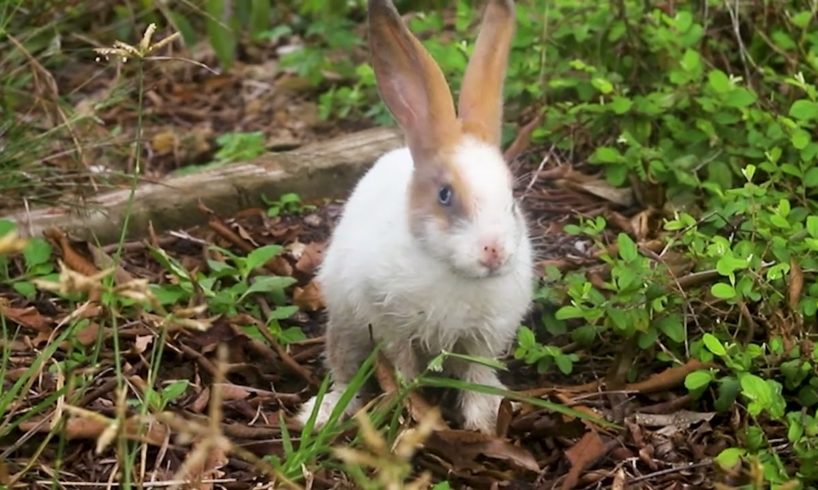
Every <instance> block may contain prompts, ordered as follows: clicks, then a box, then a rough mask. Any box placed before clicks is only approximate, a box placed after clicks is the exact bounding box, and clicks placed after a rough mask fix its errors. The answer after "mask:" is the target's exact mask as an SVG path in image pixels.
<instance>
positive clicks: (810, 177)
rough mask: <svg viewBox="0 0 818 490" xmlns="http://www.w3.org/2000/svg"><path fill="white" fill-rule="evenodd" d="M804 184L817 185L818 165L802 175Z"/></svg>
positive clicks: (810, 186)
mask: <svg viewBox="0 0 818 490" xmlns="http://www.w3.org/2000/svg"><path fill="white" fill-rule="evenodd" d="M804 185H805V186H807V187H809V188H813V187H818V167H812V168H811V169H809V170H807V173H806V174H805V175H804Z"/></svg>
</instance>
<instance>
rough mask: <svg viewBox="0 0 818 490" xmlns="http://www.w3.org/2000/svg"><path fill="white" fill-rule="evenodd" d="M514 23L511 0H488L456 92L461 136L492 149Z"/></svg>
mask: <svg viewBox="0 0 818 490" xmlns="http://www.w3.org/2000/svg"><path fill="white" fill-rule="evenodd" d="M515 21H516V19H515V13H514V1H513V0H488V4H487V5H486V9H485V13H484V14H483V22H482V24H481V26H480V34H479V35H478V36H477V43H476V44H475V47H474V53H473V54H472V57H471V59H470V60H469V66H468V67H467V68H466V74H465V75H464V77H463V85H462V87H461V90H460V100H459V103H458V112H459V114H460V119H461V120H462V121H463V132H464V133H467V134H471V135H472V136H475V137H477V138H479V139H481V140H483V141H485V142H487V143H491V144H493V145H499V144H500V137H501V129H502V122H503V81H504V80H505V76H506V66H507V65H508V54H509V50H510V49H511V40H512V38H513V37H514V26H515Z"/></svg>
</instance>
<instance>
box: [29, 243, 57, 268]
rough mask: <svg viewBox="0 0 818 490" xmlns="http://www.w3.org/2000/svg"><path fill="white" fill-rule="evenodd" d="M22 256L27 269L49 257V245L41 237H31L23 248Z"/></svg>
mask: <svg viewBox="0 0 818 490" xmlns="http://www.w3.org/2000/svg"><path fill="white" fill-rule="evenodd" d="M23 257H24V258H25V261H26V268H27V269H32V268H34V267H36V266H38V265H40V264H45V263H46V262H48V260H49V259H50V258H51V245H49V243H48V242H47V241H45V240H44V239H42V238H32V239H31V240H30V241H29V242H28V244H27V245H26V248H25V249H24V250H23Z"/></svg>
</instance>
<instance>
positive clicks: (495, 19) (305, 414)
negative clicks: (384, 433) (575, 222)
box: [298, 0, 533, 433]
mask: <svg viewBox="0 0 818 490" xmlns="http://www.w3.org/2000/svg"><path fill="white" fill-rule="evenodd" d="M514 25H515V12H514V4H513V1H512V0H489V1H488V5H487V6H486V10H485V14H484V17H483V21H482V26H481V29H480V34H479V36H478V39H477V43H476V46H475V49H474V54H473V56H472V58H471V60H470V62H469V65H468V68H467V70H466V74H465V76H464V79H463V86H462V90H461V93H460V99H459V102H458V113H459V116H458V114H456V113H455V107H454V102H453V100H452V95H451V92H450V91H449V87H448V85H447V83H446V79H445V77H444V75H443V73H442V72H441V70H440V68H439V67H438V65H437V64H436V63H435V61H434V60H433V59H432V57H431V56H430V55H429V53H428V52H427V51H426V49H424V47H423V46H422V45H421V43H420V42H419V41H418V40H417V39H416V38H415V37H414V36H413V35H412V33H411V32H409V30H408V29H407V27H406V25H405V24H404V22H403V20H402V19H401V17H400V16H399V14H398V12H397V10H396V9H395V7H394V6H393V5H392V3H391V1H390V0H370V1H369V47H370V51H371V55H372V65H373V68H374V70H375V75H376V78H377V83H378V88H379V92H380V94H381V97H382V98H383V100H384V101H385V103H386V105H387V106H388V107H389V110H390V111H391V113H392V114H393V116H394V117H395V119H396V120H397V121H398V123H399V125H400V126H401V128H402V129H403V131H404V133H405V135H406V138H407V143H408V147H406V148H402V149H398V150H395V151H392V152H390V153H388V154H386V155H384V156H383V157H381V158H380V159H379V160H378V161H377V162H376V163H375V165H374V166H373V167H372V168H371V169H370V170H369V172H368V173H367V174H366V175H365V176H364V177H363V178H362V179H361V181H360V182H359V183H358V185H357V186H356V188H355V190H354V191H353V193H352V195H351V197H350V198H349V200H348V202H347V203H346V207H345V209H344V212H343V215H342V217H341V219H340V221H339V223H338V226H337V228H336V229H335V231H334V234H333V236H332V239H331V243H330V246H329V248H328V250H327V252H326V255H325V258H324V262H323V264H322V266H321V268H320V272H319V274H318V281H319V284H320V286H321V290H322V292H323V295H324V299H325V301H326V305H327V310H328V314H329V323H328V325H327V338H326V348H327V361H328V364H329V368H330V371H331V376H332V381H333V383H334V387H333V389H332V390H331V391H330V392H329V393H327V394H326V396H325V397H324V398H323V401H322V403H321V407H319V409H318V414H317V419H316V423H317V424H318V425H321V424H323V423H324V422H325V421H326V419H327V418H328V417H329V414H330V413H331V412H332V410H333V408H334V407H335V405H336V404H337V403H338V400H339V397H340V396H341V393H343V391H344V390H345V388H346V385H347V383H348V382H349V380H350V379H351V378H352V376H353V375H354V374H355V373H356V371H357V370H358V369H359V368H360V366H361V364H362V362H363V361H364V360H365V359H366V358H367V357H368V356H369V354H370V353H371V352H372V348H373V340H374V341H375V342H382V343H383V344H382V345H383V347H384V353H385V354H386V355H387V357H388V358H389V359H390V360H391V361H392V362H393V363H394V365H395V367H396V368H397V369H398V370H399V371H400V372H401V374H402V375H403V376H404V377H406V378H408V379H412V378H413V377H414V376H416V375H417V374H418V372H419V371H420V370H422V369H423V368H424V367H425V363H426V362H428V361H429V360H430V359H431V358H432V357H434V356H435V355H437V354H439V353H440V352H441V350H447V351H454V352H460V353H463V354H470V355H475V356H486V357H497V356H498V355H500V354H502V353H503V351H505V350H506V349H507V348H508V347H509V345H510V343H511V341H512V340H513V339H514V336H515V333H516V330H517V328H518V326H519V324H520V321H521V320H522V318H523V316H524V315H525V313H526V311H527V310H528V308H529V304H530V302H531V296H532V292H533V266H532V251H531V243H530V241H529V237H528V227H527V225H526V221H525V218H524V216H523V215H522V213H521V211H520V209H519V207H518V206H517V204H516V202H515V199H514V197H513V195H512V184H513V177H512V175H511V172H510V171H509V168H508V166H507V165H506V162H505V161H504V160H503V155H502V153H501V151H500V132H501V120H502V111H503V103H502V91H503V81H504V78H505V70H506V65H507V62H508V54H509V49H510V45H511V40H512V37H513V34H514ZM370 326H371V327H370ZM370 332H371V334H372V337H374V339H373V338H371V336H370ZM446 369H447V370H448V371H449V373H451V374H452V375H454V376H456V377H458V378H460V379H462V380H464V381H467V382H471V383H478V384H485V385H492V386H497V387H501V386H502V384H501V383H500V381H499V380H498V379H497V377H496V375H495V373H494V371H492V369H491V368H489V367H486V366H483V365H478V364H474V363H466V362H462V361H455V360H453V359H449V360H448V361H447V366H446ZM458 396H459V408H460V413H461V414H462V417H463V426H464V427H465V428H467V429H476V430H480V431H483V432H489V433H490V432H493V431H494V428H495V423H496V417H497V409H498V406H499V403H500V401H501V399H500V397H497V396H492V395H486V394H480V393H476V392H471V391H463V392H461V393H460V394H459V395H458ZM315 402H316V400H315V398H313V399H312V400H310V401H309V402H307V403H306V404H305V405H304V406H303V407H302V409H301V412H300V413H299V414H298V420H300V421H301V423H302V424H303V423H305V422H306V420H307V419H308V418H309V417H310V414H311V412H312V411H313V410H314V408H315V407H314V405H315ZM356 408H357V407H356V406H351V407H349V408H348V409H347V413H350V412H351V411H352V410H354V409H356Z"/></svg>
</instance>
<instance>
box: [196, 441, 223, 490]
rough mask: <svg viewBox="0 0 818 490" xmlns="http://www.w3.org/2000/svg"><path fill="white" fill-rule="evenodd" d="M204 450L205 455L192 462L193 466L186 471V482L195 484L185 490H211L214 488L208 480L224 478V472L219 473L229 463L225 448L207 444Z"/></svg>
mask: <svg viewBox="0 0 818 490" xmlns="http://www.w3.org/2000/svg"><path fill="white" fill-rule="evenodd" d="M205 450H206V451H207V455H206V456H205V457H203V458H201V459H196V460H194V462H193V464H191V465H190V466H189V467H188V471H187V473H186V475H185V476H187V481H189V482H195V484H194V485H192V486H190V487H186V488H195V489H197V490H211V489H212V488H214V486H213V483H212V482H209V481H208V480H213V479H216V478H221V477H222V476H224V472H223V471H221V468H223V467H224V466H225V465H226V464H227V463H228V461H229V460H228V458H227V453H226V452H225V448H223V447H221V446H219V445H217V444H208V445H207V446H206V449H205Z"/></svg>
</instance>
